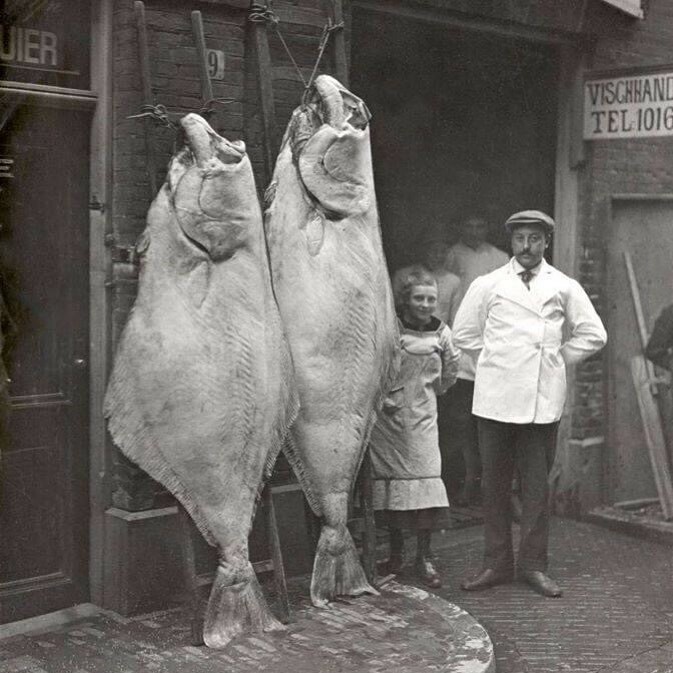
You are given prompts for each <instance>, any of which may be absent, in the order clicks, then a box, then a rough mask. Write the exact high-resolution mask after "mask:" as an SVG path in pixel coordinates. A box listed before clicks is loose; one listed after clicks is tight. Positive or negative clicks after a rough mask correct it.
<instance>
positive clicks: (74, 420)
mask: <svg viewBox="0 0 673 673" xmlns="http://www.w3.org/2000/svg"><path fill="white" fill-rule="evenodd" d="M7 117H8V120H7V121H6V122H5V125H4V127H3V128H2V131H0V226H1V229H0V280H1V282H2V292H3V296H4V299H5V304H6V307H7V310H8V312H9V314H10V316H11V318H12V320H13V322H14V324H15V332H14V334H13V335H8V337H7V340H6V341H7V343H6V348H5V353H4V360H5V362H6V364H7V371H8V376H9V378H10V383H9V394H10V420H9V432H8V437H7V438H6V440H5V441H4V442H3V446H2V447H1V449H0V451H1V457H0V460H1V463H0V469H1V470H2V471H1V473H0V489H1V490H0V623H3V622H9V621H14V620H17V619H24V618H27V617H31V616H34V615H37V614H42V613H46V612H49V611H53V610H57V609H60V608H63V607H66V606H70V605H73V604H75V603H78V602H82V601H85V600H87V598H88V581H87V572H88V570H87V562H88V517H89V512H88V459H87V455H88V446H87V437H88V406H87V405H88V388H87V385H88V378H87V360H88V283H89V277H88V198H87V196H88V180H89V177H88V166H89V147H88V138H89V124H90V120H89V116H88V113H86V112H82V111H76V110H58V109H51V108H46V107H29V106H21V107H15V109H13V110H12V111H11V114H8V115H7ZM6 331H7V329H6Z"/></svg>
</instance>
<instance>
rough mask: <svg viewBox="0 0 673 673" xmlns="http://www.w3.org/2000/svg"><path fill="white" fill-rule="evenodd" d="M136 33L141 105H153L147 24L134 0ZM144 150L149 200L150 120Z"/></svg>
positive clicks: (152, 172) (153, 174)
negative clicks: (141, 92) (141, 88)
mask: <svg viewBox="0 0 673 673" xmlns="http://www.w3.org/2000/svg"><path fill="white" fill-rule="evenodd" d="M133 11H134V12H135V16H136V29H137V31H138V60H139V62H140V79H141V82H142V87H143V105H154V96H153V94H152V79H151V75H150V50H149V46H148V44H147V22H146V20H145V3H144V2H141V1H140V0H136V2H134V3H133ZM145 148H146V153H147V157H146V159H147V178H148V180H149V189H150V198H152V199H153V198H154V197H155V196H156V193H157V171H156V160H155V157H154V142H153V138H152V120H151V119H146V120H145Z"/></svg>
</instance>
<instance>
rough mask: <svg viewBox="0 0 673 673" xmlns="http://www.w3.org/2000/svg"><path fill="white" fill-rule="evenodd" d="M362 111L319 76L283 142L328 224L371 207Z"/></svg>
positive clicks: (369, 166)
mask: <svg viewBox="0 0 673 673" xmlns="http://www.w3.org/2000/svg"><path fill="white" fill-rule="evenodd" d="M370 119H371V114H370V112H369V110H368V109H367V106H366V105H365V103H364V102H363V101H362V99H360V98H358V97H357V96H356V95H354V94H353V93H351V92H350V91H349V90H348V89H346V87H344V86H343V85H342V84H341V83H340V82H339V81H337V80H336V79H334V78H333V77H330V76H329V75H319V76H318V77H316V79H315V82H314V83H313V85H312V86H311V88H310V89H309V90H308V91H307V94H306V96H305V101H304V104H303V105H302V106H301V107H300V108H298V109H297V110H296V111H295V113H294V115H293V118H292V121H291V124H290V128H289V131H288V138H287V140H288V141H289V142H290V144H291V147H292V152H293V156H294V159H295V162H296V164H297V167H298V170H299V176H300V178H301V181H302V183H303V185H304V187H305V188H306V191H307V192H308V194H309V195H310V197H311V198H312V200H313V201H314V202H315V203H316V204H317V205H318V206H319V207H320V208H321V210H322V211H323V213H324V214H325V215H326V217H327V218H328V219H344V218H346V217H351V216H353V215H360V214H363V213H364V212H366V211H367V210H368V209H369V208H371V207H372V206H373V205H375V197H374V184H373V172H372V160H371V149H370V143H369V120H370Z"/></svg>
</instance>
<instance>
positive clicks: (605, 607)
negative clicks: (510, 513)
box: [436, 519, 673, 673]
mask: <svg viewBox="0 0 673 673" xmlns="http://www.w3.org/2000/svg"><path fill="white" fill-rule="evenodd" d="M481 530H482V529H481V528H480V527H476V528H469V529H465V530H460V531H455V532H452V531H450V532H447V533H446V534H445V535H444V537H443V539H442V543H441V545H442V546H441V548H440V545H439V544H438V545H436V547H437V551H438V552H439V553H438V565H439V566H440V568H441V571H442V574H443V575H444V577H445V578H446V582H445V588H443V589H441V590H440V591H439V593H440V595H442V596H443V597H445V598H447V599H448V600H450V601H451V602H454V603H457V604H458V605H460V606H461V607H462V608H464V609H465V610H467V611H468V612H469V613H470V614H472V615H473V616H474V617H476V619H477V620H478V621H479V622H480V623H481V624H482V625H483V626H484V627H485V628H486V630H487V631H488V632H489V634H490V636H491V639H492V640H493V642H494V645H495V651H496V662H497V670H498V672H499V673H528V672H530V673H546V672H547V671H572V672H573V673H589V672H590V671H591V672H594V671H605V672H606V673H607V672H610V673H626V672H627V671H628V672H629V673H636V672H640V673H671V672H673V549H672V548H671V547H667V546H665V545H660V544H655V543H651V542H645V541H642V540H637V539H632V538H630V537H626V536H624V535H621V534H618V533H614V532H611V531H608V530H605V529H603V528H600V527H597V526H594V525H590V524H584V523H577V522H574V521H569V520H565V519H555V520H554V522H553V531H552V537H551V549H550V554H551V563H550V574H551V575H552V576H553V577H554V578H555V579H557V580H558V581H559V583H560V584H561V586H562V588H563V589H564V597H563V598H561V599H547V598H543V597H541V596H538V595H537V594H535V593H533V592H532V591H531V590H530V589H529V588H528V587H527V586H525V585H523V584H511V585H505V586H500V587H496V588H494V589H491V590H488V591H485V592H480V593H468V592H464V591H461V589H460V588H459V584H460V580H461V579H462V578H463V577H464V576H465V575H466V574H468V575H469V574H471V572H472V569H473V568H478V567H479V564H480V560H481V548H482V547H481ZM450 538H453V539H450Z"/></svg>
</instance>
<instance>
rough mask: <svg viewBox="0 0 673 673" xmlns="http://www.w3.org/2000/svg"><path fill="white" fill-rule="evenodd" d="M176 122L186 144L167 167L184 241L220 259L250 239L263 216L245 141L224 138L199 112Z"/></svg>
mask: <svg viewBox="0 0 673 673" xmlns="http://www.w3.org/2000/svg"><path fill="white" fill-rule="evenodd" d="M180 124H181V128H182V136H183V138H184V146H183V147H182V149H181V150H180V151H178V152H177V153H176V154H175V156H174V157H173V159H172V160H171V163H170V166H169V169H168V177H167V189H168V191H169V195H170V196H169V198H170V200H171V203H172V206H173V210H174V212H175V217H176V220H177V223H178V226H179V229H180V231H181V233H182V234H184V236H185V238H186V239H187V242H188V244H190V245H191V246H192V247H193V248H196V250H195V252H196V253H197V254H198V253H201V255H206V256H207V257H208V258H209V259H210V260H212V261H213V262H218V261H222V260H225V259H228V258H230V257H231V256H232V255H233V254H234V253H235V252H236V251H237V250H238V249H240V248H241V247H244V246H246V245H248V244H249V243H250V241H251V240H253V239H254V236H255V234H256V232H255V229H256V228H258V227H259V223H260V221H261V220H260V214H259V203H258V200H257V191H256V189H255V181H254V177H253V173H252V167H251V165H250V160H249V159H248V156H247V154H246V149H245V143H243V142H242V141H234V142H230V141H229V140H227V139H225V138H223V137H222V136H220V135H219V134H217V133H216V132H215V131H214V130H213V129H212V128H211V126H210V125H209V124H208V122H207V121H206V120H205V119H203V117H201V116H199V115H198V114H193V113H191V114H188V115H186V116H185V117H183V118H182V119H181V120H180Z"/></svg>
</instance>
